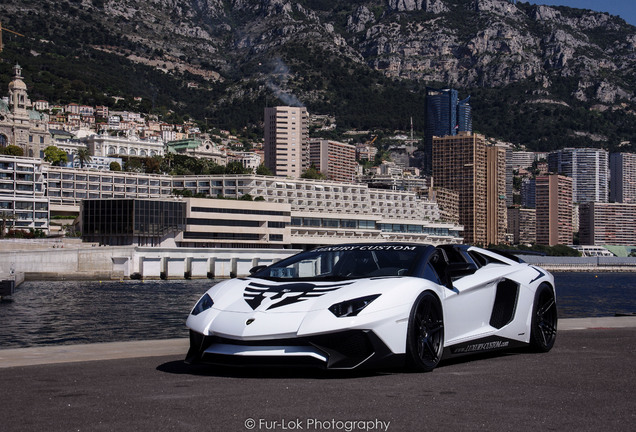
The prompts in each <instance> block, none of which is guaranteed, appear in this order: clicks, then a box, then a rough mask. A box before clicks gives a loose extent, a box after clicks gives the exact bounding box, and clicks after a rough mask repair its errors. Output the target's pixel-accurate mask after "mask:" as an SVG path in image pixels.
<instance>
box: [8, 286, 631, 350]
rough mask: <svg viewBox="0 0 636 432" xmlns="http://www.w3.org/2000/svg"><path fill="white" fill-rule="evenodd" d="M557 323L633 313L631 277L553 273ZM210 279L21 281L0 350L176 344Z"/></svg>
mask: <svg viewBox="0 0 636 432" xmlns="http://www.w3.org/2000/svg"><path fill="white" fill-rule="evenodd" d="M554 275H555V279H556V289H557V301H558V307H559V317H560V318H583V317H600V316H614V315H615V314H616V313H635V312H636V273H596V274H595V273H555V274H554ZM218 282H219V281H217V280H208V279H202V280H175V281H172V280H171V281H154V280H153V281H131V280H126V281H88V282H87V281H27V282H24V283H23V284H22V285H20V286H19V287H18V288H17V289H16V291H15V293H14V295H13V296H12V297H11V298H10V299H8V300H7V299H5V300H3V301H2V302H0V349H3V348H17V347H29V346H38V345H61V344H81V343H97V342H121V341H133V340H146V339H169V338H182V337H183V338H184V337H187V336H188V331H187V329H186V327H185V320H186V317H187V315H188V313H189V312H190V309H191V308H192V306H193V305H194V303H195V302H196V301H197V299H198V298H199V297H200V296H201V295H202V294H203V293H204V292H205V291H206V290H207V289H208V288H209V287H210V286H212V285H213V284H215V283H218Z"/></svg>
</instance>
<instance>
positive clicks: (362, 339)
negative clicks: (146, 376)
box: [185, 330, 404, 369]
mask: <svg viewBox="0 0 636 432" xmlns="http://www.w3.org/2000/svg"><path fill="white" fill-rule="evenodd" d="M215 343H223V344H230V345H241V346H308V347H309V346H310V347H313V348H316V349H318V350H320V352H321V353H324V355H325V357H327V361H326V362H324V361H321V360H319V359H317V358H313V357H284V356H281V357H276V356H274V357H272V356H254V357H251V356H250V357H244V356H233V355H224V354H210V353H206V352H205V351H206V350H207V349H208V348H209V347H210V346H211V345H213V344H215ZM403 357H404V356H403V355H396V354H394V353H393V352H391V350H390V349H389V348H388V347H387V346H386V344H385V343H384V342H383V341H382V340H381V339H380V338H379V337H378V336H377V335H376V334H375V333H374V332H373V331H371V330H346V331H342V332H336V333H327V334H322V335H317V336H309V337H304V338H294V339H271V340H259V341H241V340H235V339H227V338H221V337H218V336H204V335H202V334H201V333H197V332H195V331H192V330H190V349H189V350H188V354H187V355H186V359H185V361H186V363H189V364H192V363H207V364H216V365H225V366H300V367H319V368H323V369H356V368H376V367H380V366H398V365H401V364H403V362H404V358H403Z"/></svg>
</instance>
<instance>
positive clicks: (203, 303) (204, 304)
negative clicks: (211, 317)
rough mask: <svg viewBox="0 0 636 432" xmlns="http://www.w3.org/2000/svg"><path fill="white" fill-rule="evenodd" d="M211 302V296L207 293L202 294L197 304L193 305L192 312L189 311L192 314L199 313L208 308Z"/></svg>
mask: <svg viewBox="0 0 636 432" xmlns="http://www.w3.org/2000/svg"><path fill="white" fill-rule="evenodd" d="M213 304H214V301H213V300H212V298H211V297H210V296H209V295H208V294H207V293H206V294H203V297H201V298H200V299H199V301H198V302H197V304H196V305H195V306H194V309H192V312H190V313H191V314H192V315H199V314H200V313H201V312H203V311H206V310H208V309H210V308H211V307H212V305H213Z"/></svg>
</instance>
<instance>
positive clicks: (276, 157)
mask: <svg viewBox="0 0 636 432" xmlns="http://www.w3.org/2000/svg"><path fill="white" fill-rule="evenodd" d="M308 125H309V116H308V114H307V109H306V108H305V107H290V106H279V107H271V108H265V142H264V151H265V166H266V167H267V168H269V169H270V171H271V172H272V173H273V174H274V175H276V176H278V177H289V178H299V177H300V176H301V175H302V173H303V172H305V171H306V170H307V168H308V167H309V126H308Z"/></svg>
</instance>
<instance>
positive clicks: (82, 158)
mask: <svg viewBox="0 0 636 432" xmlns="http://www.w3.org/2000/svg"><path fill="white" fill-rule="evenodd" d="M76 156H77V160H78V161H79V163H80V168H84V164H86V163H89V162H90V161H91V154H90V151H89V150H88V147H81V148H78V149H77V153H76Z"/></svg>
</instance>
